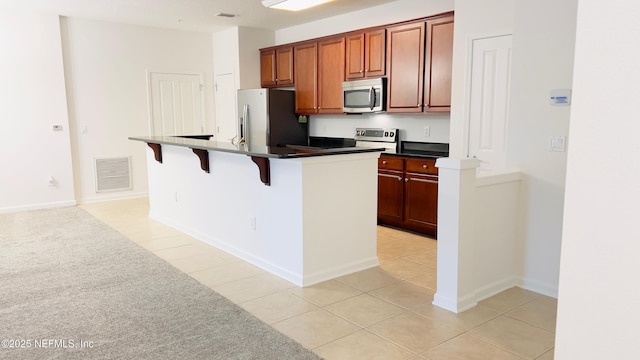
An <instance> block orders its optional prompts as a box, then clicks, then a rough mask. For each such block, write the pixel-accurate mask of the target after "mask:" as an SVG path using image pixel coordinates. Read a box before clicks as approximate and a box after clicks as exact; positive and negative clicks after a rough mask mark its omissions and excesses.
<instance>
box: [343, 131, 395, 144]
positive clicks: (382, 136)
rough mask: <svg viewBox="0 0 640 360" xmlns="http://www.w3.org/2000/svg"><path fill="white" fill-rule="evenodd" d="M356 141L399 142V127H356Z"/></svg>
mask: <svg viewBox="0 0 640 360" xmlns="http://www.w3.org/2000/svg"><path fill="white" fill-rule="evenodd" d="M354 139H355V140H356V141H382V142H397V141H398V129H381V128H356V134H355V137H354Z"/></svg>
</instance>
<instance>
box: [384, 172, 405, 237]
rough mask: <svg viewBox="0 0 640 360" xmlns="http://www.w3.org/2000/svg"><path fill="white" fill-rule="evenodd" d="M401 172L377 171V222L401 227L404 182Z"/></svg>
mask: <svg viewBox="0 0 640 360" xmlns="http://www.w3.org/2000/svg"><path fill="white" fill-rule="evenodd" d="M402 174H403V173H402V171H389V170H380V171H378V221H379V222H380V223H384V224H389V225H398V226H399V225H401V223H402V214H403V211H404V210H403V206H404V204H403V191H404V182H403V181H402V180H403V176H402Z"/></svg>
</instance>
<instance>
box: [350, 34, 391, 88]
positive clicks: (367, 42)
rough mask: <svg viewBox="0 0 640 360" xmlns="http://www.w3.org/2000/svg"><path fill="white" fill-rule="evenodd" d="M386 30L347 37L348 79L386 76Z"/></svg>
mask: <svg viewBox="0 0 640 360" xmlns="http://www.w3.org/2000/svg"><path fill="white" fill-rule="evenodd" d="M385 44H386V29H378V30H372V31H367V32H361V33H356V34H351V35H347V38H346V69H347V70H346V78H347V79H363V78H367V77H380V76H383V75H384V74H385V71H386V66H385V60H386V59H385V50H386V48H385Z"/></svg>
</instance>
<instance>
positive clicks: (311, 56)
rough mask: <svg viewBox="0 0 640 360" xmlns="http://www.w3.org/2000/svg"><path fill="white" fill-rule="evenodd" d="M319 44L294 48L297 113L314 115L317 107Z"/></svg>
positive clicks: (310, 43)
mask: <svg viewBox="0 0 640 360" xmlns="http://www.w3.org/2000/svg"><path fill="white" fill-rule="evenodd" d="M317 59H318V43H317V42H315V41H314V42H309V43H304V44H300V45H296V46H294V48H293V62H294V65H293V69H294V77H295V79H296V82H295V88H296V113H297V114H314V113H315V112H316V109H317V108H318V105H317V96H316V94H317V88H318V76H317V73H316V70H317V68H318V64H317Z"/></svg>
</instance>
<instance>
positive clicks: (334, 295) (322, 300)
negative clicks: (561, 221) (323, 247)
mask: <svg viewBox="0 0 640 360" xmlns="http://www.w3.org/2000/svg"><path fill="white" fill-rule="evenodd" d="M80 207H81V208H83V209H84V210H86V211H88V212H89V213H91V214H93V215H94V216H95V217H97V218H98V219H100V220H102V221H103V222H105V223H107V224H109V225H110V226H111V227H113V228H115V229H116V230H118V231H119V232H121V233H122V234H124V235H125V236H127V237H128V238H129V239H131V240H132V241H134V242H136V243H137V244H139V245H140V246H142V247H143V248H145V249H147V250H149V251H150V252H152V253H154V254H155V255H157V256H159V257H161V258H162V259H164V260H166V261H167V262H169V263H170V264H172V265H173V266H175V267H176V268H178V269H180V270H181V271H183V272H185V273H187V274H189V275H190V276H192V277H193V278H195V279H196V280H198V281H199V282H201V283H202V284H204V285H205V286H208V287H210V288H212V289H213V290H215V291H216V292H218V293H220V294H222V295H224V296H226V297H227V298H229V299H230V300H231V301H234V302H235V303H237V304H239V305H240V306H242V307H243V308H244V309H246V310H247V311H249V312H251V313H252V314H254V315H255V316H256V317H258V318H260V319H261V320H263V321H264V322H266V323H268V324H271V326H273V327H274V328H276V329H278V330H279V331H281V332H282V333H284V334H285V335H287V336H289V337H291V338H293V339H295V340H296V341H298V342H299V343H301V344H302V345H304V346H305V347H307V348H309V349H312V350H313V351H314V352H315V353H317V354H318V355H320V356H321V357H323V358H325V359H328V360H332V359H349V360H353V359H385V360H387V359H413V360H425V359H427V360H458V359H460V360H487V359H495V360H498V359H500V360H516V359H540V360H550V359H553V347H554V333H555V321H556V300H555V299H553V298H549V297H546V296H543V295H540V294H536V293H533V292H530V291H527V290H523V289H520V288H517V287H516V288H512V289H509V290H507V291H504V292H502V293H500V294H497V295H495V296H493V297H491V298H489V299H486V300H484V301H482V302H480V304H479V305H478V306H476V307H475V308H473V309H471V310H469V311H466V312H463V313H461V314H454V313H451V312H448V311H446V310H443V309H441V308H438V307H436V306H433V305H432V304H431V301H432V299H433V295H434V293H435V290H436V246H437V242H436V241H435V240H433V239H430V238H427V237H422V236H417V235H413V234H409V233H405V232H402V231H397V230H393V229H388V228H385V227H379V228H378V257H379V259H380V267H376V268H373V269H369V270H365V271H361V272H358V273H355V274H351V275H347V276H343V277H341V278H338V279H334V280H331V281H327V282H324V283H321V284H318V285H315V286H311V287H306V288H299V287H297V286H295V285H293V284H291V283H289V282H288V281H285V280H282V279H280V278H279V277H276V276H274V275H271V274H270V273H268V272H265V271H263V270H261V269H259V268H257V267H255V266H253V265H251V264H249V263H247V262H244V261H242V260H240V259H238V258H236V257H234V256H231V255H229V254H227V253H225V252H223V251H221V250H218V249H216V248H213V247H211V246H209V245H207V244H204V243H202V242H200V241H198V240H196V239H193V238H191V237H190V236H187V235H185V234H183V233H181V232H179V231H177V230H174V229H172V228H170V227H168V226H165V225H163V224H161V223H158V222H156V221H154V220H151V219H150V218H149V217H148V211H149V204H148V200H147V199H146V198H141V199H129V200H118V201H109V202H100V203H91V204H84V205H81V206H80Z"/></svg>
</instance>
